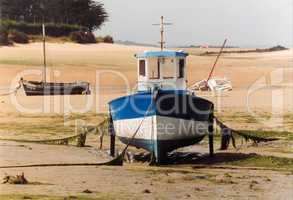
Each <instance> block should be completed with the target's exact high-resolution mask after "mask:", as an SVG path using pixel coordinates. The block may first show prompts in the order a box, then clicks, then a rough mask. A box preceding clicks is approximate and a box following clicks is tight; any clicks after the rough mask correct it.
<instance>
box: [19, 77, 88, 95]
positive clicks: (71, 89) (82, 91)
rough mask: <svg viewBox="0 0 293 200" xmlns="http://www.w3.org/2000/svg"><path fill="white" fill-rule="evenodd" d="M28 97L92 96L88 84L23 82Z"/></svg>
mask: <svg viewBox="0 0 293 200" xmlns="http://www.w3.org/2000/svg"><path fill="white" fill-rule="evenodd" d="M21 83H22V85H23V88H24V91H25V94H26V95H27V96H45V95H90V94H91V92H90V84H89V83H88V82H74V83H49V82H38V81H26V80H21Z"/></svg>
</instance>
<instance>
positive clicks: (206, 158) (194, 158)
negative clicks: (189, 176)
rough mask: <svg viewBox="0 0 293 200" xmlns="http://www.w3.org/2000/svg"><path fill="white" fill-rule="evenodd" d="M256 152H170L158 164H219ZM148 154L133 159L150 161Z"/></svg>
mask: <svg viewBox="0 0 293 200" xmlns="http://www.w3.org/2000/svg"><path fill="white" fill-rule="evenodd" d="M256 155H257V154H254V153H250V154H244V153H231V152H219V153H215V154H214V155H213V156H212V157H211V156H210V155H209V154H202V153H196V152H172V153H169V154H168V155H167V157H166V159H165V160H164V162H162V163H160V165H219V164H227V163H228V164H229V163H231V162H236V161H241V160H245V159H248V158H251V157H255V156H256ZM150 159H151V156H150V154H136V155H135V156H134V160H135V161H136V162H150Z"/></svg>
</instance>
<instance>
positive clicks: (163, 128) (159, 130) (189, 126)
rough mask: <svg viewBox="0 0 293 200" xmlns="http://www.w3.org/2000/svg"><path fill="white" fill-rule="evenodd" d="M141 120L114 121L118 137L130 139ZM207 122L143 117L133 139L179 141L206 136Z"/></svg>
mask: <svg viewBox="0 0 293 200" xmlns="http://www.w3.org/2000/svg"><path fill="white" fill-rule="evenodd" d="M142 120H143V118H135V119H126V120H117V121H114V128H115V131H116V135H117V136H118V137H126V138H132V136H133V134H134V132H135V131H136V130H137V128H138V127H139V125H140V124H141V122H142ZM207 130H208V122H201V121H193V120H185V119H178V118H172V117H163V116H149V117H145V119H144V120H143V123H142V125H141V128H140V129H139V131H138V133H137V135H136V136H135V139H145V140H157V139H158V140H181V139H189V138H190V139H192V138H197V137H201V136H204V135H205V134H207Z"/></svg>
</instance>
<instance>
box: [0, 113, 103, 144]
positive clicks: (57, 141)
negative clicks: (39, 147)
mask: <svg viewBox="0 0 293 200" xmlns="http://www.w3.org/2000/svg"><path fill="white" fill-rule="evenodd" d="M107 122H108V118H107V119H105V120H103V121H102V122H101V123H99V124H98V125H97V126H95V127H87V128H86V131H85V132H83V133H81V134H77V135H74V136H69V137H65V138H60V139H47V140H18V139H0V140H2V141H12V142H22V143H37V144H54V145H68V144H69V142H72V141H74V140H76V139H79V138H81V137H85V136H87V135H89V134H91V133H94V132H96V131H97V130H98V129H99V128H101V127H102V126H103V125H104V124H105V123H107ZM84 142H85V141H84Z"/></svg>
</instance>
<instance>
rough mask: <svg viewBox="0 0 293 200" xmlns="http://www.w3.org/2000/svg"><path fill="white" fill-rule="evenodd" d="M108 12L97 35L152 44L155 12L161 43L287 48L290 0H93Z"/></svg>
mask: <svg viewBox="0 0 293 200" xmlns="http://www.w3.org/2000/svg"><path fill="white" fill-rule="evenodd" d="M98 1H100V2H101V3H103V4H104V5H105V8H106V10H107V12H108V13H109V21H108V22H106V23H105V24H104V25H103V26H102V27H101V29H100V30H98V31H97V32H96V34H97V35H101V36H104V35H112V36H113V37H114V39H115V40H124V41H125V40H128V41H134V42H139V43H148V44H156V43H157V42H158V41H159V39H160V35H159V27H158V26H153V25H152V24H154V23H159V21H160V16H162V15H163V16H164V17H165V19H166V21H167V22H172V23H173V25H172V26H168V27H166V42H167V46H183V45H198V44H209V45H221V43H222V42H223V40H224V39H225V38H228V41H229V44H230V45H234V46H241V47H268V46H273V45H277V44H280V45H285V46H291V47H292V46H293V0H245V1H243V0H181V1H179V0H147V1H146V0H98Z"/></svg>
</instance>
